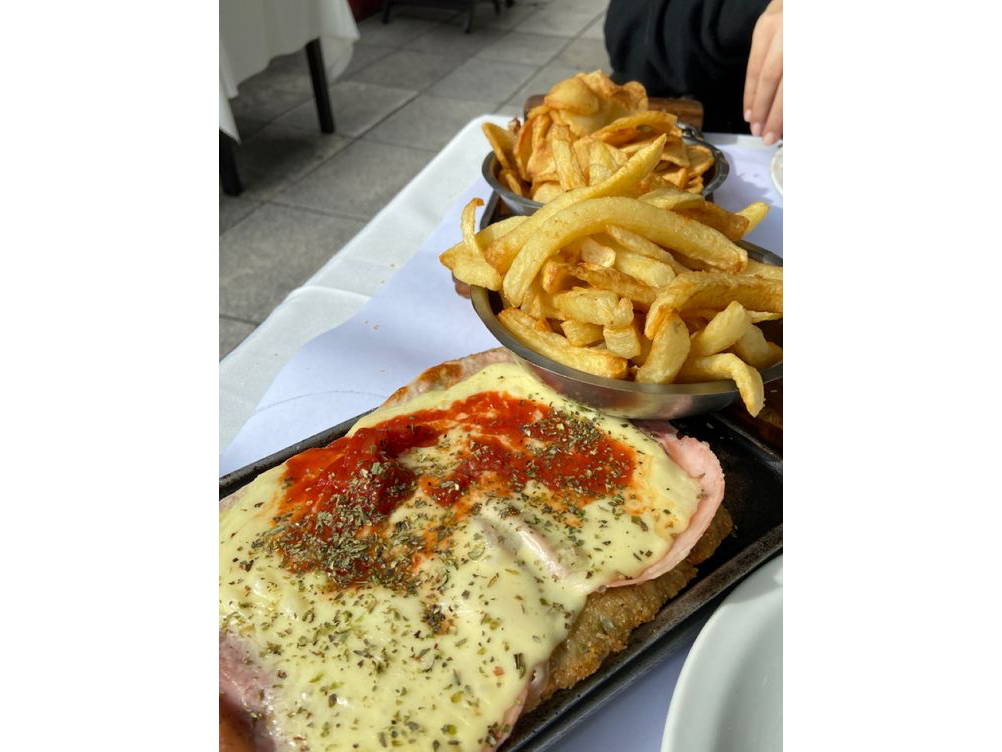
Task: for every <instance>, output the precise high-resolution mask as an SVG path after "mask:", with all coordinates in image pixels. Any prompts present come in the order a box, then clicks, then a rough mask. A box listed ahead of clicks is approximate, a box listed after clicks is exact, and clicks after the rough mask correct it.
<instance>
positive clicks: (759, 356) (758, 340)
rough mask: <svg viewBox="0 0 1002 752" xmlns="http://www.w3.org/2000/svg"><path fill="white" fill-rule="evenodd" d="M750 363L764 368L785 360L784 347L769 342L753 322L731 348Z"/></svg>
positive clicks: (754, 366) (755, 366)
mask: <svg viewBox="0 0 1002 752" xmlns="http://www.w3.org/2000/svg"><path fill="white" fill-rule="evenodd" d="M731 349H732V350H733V351H734V354H735V355H737V356H738V357H739V358H741V360H743V361H744V362H745V363H747V364H748V365H750V366H752V367H753V368H758V369H760V370H761V369H763V368H769V367H771V366H774V365H776V364H777V363H779V362H781V361H782V360H783V348H782V347H780V346H779V345H775V344H773V343H772V342H767V341H766V339H765V334H763V333H762V330H761V329H759V328H758V327H757V326H755V325H754V324H752V325H751V326H749V327H748V331H746V332H745V333H744V335H743V336H742V337H741V339H739V340H738V341H737V342H735V343H734V346H733V347H732V348H731Z"/></svg>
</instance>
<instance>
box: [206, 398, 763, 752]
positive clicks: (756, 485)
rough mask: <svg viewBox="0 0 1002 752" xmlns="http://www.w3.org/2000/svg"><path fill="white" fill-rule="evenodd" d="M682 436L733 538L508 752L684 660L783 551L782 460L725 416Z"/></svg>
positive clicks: (298, 447) (684, 422) (286, 453)
mask: <svg viewBox="0 0 1002 752" xmlns="http://www.w3.org/2000/svg"><path fill="white" fill-rule="evenodd" d="M360 417H361V416H358V417H356V418H352V419H351V420H348V421H345V422H344V423H341V424H339V425H336V426H334V427H333V428H329V429H327V430H326V431H322V432H320V433H318V434H316V435H315V436H311V437H310V438H308V439H304V440H303V441H300V442H299V443H297V444H294V445H292V446H290V447H288V448H286V449H283V450H282V451H280V452H276V453H275V454H272V455H271V456H269V457H265V458H264V459H262V460H259V461H257V462H255V463H253V464H251V465H248V466H247V467H244V468H241V469H239V470H235V471H233V472H232V473H229V474H228V475H225V476H223V477H222V478H220V479H219V498H220V499H222V498H223V497H224V496H228V495H229V494H231V493H233V492H234V491H236V490H237V489H239V488H241V487H242V486H244V485H246V484H247V483H249V482H250V481H252V480H253V479H254V478H255V477H257V476H258V475H259V474H260V473H262V472H264V471H265V470H268V469H270V468H272V467H275V466H276V465H279V464H281V463H282V462H284V461H285V460H287V459H288V458H289V457H292V456H293V455H295V454H298V453H299V452H302V451H305V450H306V449H310V448H313V447H319V446H324V445H326V444H329V443H330V442H332V441H334V440H335V439H337V438H340V437H341V436H343V435H344V434H345V433H347V431H348V429H350V428H351V426H352V425H354V423H355V421H357V420H358V418H360ZM672 424H673V425H675V427H676V428H678V429H679V431H680V433H681V434H683V435H688V436H693V437H695V438H697V439H701V440H703V441H706V442H707V443H708V444H709V445H710V447H711V448H712V449H713V451H714V453H715V454H716V455H717V457H718V458H719V459H720V464H721V465H722V466H723V469H724V476H725V483H726V490H725V493H724V505H725V506H726V507H727V509H728V511H729V512H730V513H731V516H732V517H733V519H734V532H733V533H732V534H731V536H729V537H728V538H727V539H726V540H725V541H724V542H723V543H721V544H720V547H719V548H718V549H717V551H716V552H715V553H714V555H713V556H712V557H710V559H708V560H707V561H705V562H704V563H702V564H701V565H699V567H698V569H699V574H698V575H697V576H696V577H695V578H694V579H693V580H692V582H690V583H689V585H688V586H687V587H686V588H685V590H683V591H682V592H681V593H680V594H679V595H678V596H676V597H675V598H673V599H672V600H670V601H669V602H668V603H667V604H665V606H664V608H662V609H661V611H660V612H659V613H658V614H657V616H655V617H654V619H653V620H651V621H650V622H648V623H646V624H643V625H641V626H640V627H638V628H637V629H635V630H634V631H633V634H632V635H631V637H630V641H629V644H628V645H627V647H626V648H625V649H624V650H622V651H620V652H619V653H614V654H612V655H610V656H609V657H608V658H607V659H606V661H605V662H604V663H603V664H602V666H601V667H600V668H599V669H598V671H596V672H595V673H594V674H592V675H591V676H589V677H588V678H587V679H584V680H583V681H581V682H579V683H578V684H576V685H575V686H574V687H572V688H570V689H566V690H562V691H560V692H557V693H556V694H554V695H553V696H552V697H551V698H550V699H549V700H547V701H546V702H545V703H543V704H542V705H540V706H539V707H538V708H536V709H535V710H534V711H533V712H531V713H527V714H526V715H524V716H523V717H522V718H520V719H519V721H518V723H517V724H516V725H515V730H514V732H513V733H512V735H511V737H509V739H508V741H507V742H505V744H504V746H503V747H502V749H501V752H516V750H545V749H547V748H549V747H550V746H551V745H552V744H554V743H555V742H556V741H557V740H558V739H560V738H561V737H562V736H563V735H564V734H566V733H567V732H568V731H570V730H571V729H572V728H574V727H575V726H576V725H578V724H579V723H580V722H581V721H583V720H584V719H585V718H587V717H588V716H589V715H591V714H592V713H593V712H595V711H596V710H597V709H598V708H600V707H601V706H602V705H604V704H605V703H606V702H608V701H609V700H611V699H612V698H614V697H615V696H616V695H618V694H619V693H620V692H622V691H623V690H624V689H626V688H627V687H628V686H630V685H631V684H632V683H633V682H635V681H637V680H638V679H640V678H641V677H642V676H644V675H645V674H646V673H647V672H649V671H650V670H652V669H653V668H655V667H657V666H658V665H659V664H660V663H661V662H662V661H664V660H665V659H666V658H667V657H668V656H670V655H672V654H673V653H675V652H677V651H678V649H679V645H680V644H681V643H683V642H684V641H685V639H686V638H687V637H688V636H689V635H690V634H691V633H692V632H693V631H694V630H696V629H697V628H698V626H699V624H700V622H701V619H702V617H703V616H704V615H705V614H706V613H707V612H709V611H711V610H712V609H714V608H715V607H716V605H717V603H718V602H719V601H720V599H722V598H723V596H724V595H725V594H726V592H727V591H728V590H730V588H731V587H733V586H734V585H735V584H736V583H737V582H738V581H739V580H741V579H742V578H743V577H745V576H746V575H748V574H749V573H750V572H751V571H752V570H754V569H756V568H757V567H758V566H759V565H761V564H762V563H764V562H765V561H766V560H767V559H769V558H771V557H772V556H774V555H775V554H776V553H777V552H778V551H780V549H781V548H782V545H783V459H782V457H781V456H780V455H778V454H777V453H776V452H775V451H773V450H772V449H770V448H769V447H768V446H766V445H765V444H763V443H762V442H761V441H759V440H758V439H757V438H755V437H754V436H752V435H751V434H749V433H748V432H746V431H745V430H744V429H743V428H742V427H740V426H739V425H738V424H737V423H734V422H732V421H731V420H730V419H728V418H727V417H725V416H723V415H720V414H711V415H704V416H699V417H694V418H685V419H681V420H674V421H672Z"/></svg>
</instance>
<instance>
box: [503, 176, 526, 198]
mask: <svg viewBox="0 0 1002 752" xmlns="http://www.w3.org/2000/svg"><path fill="white" fill-rule="evenodd" d="M498 180H499V181H500V183H501V185H504V186H507V188H508V190H509V191H511V192H512V193H514V194H515V195H516V196H524V195H525V190H526V189H525V187H524V186H523V184H522V181H521V180H519V179H518V173H517V172H516V171H515V170H501V172H499V173H498Z"/></svg>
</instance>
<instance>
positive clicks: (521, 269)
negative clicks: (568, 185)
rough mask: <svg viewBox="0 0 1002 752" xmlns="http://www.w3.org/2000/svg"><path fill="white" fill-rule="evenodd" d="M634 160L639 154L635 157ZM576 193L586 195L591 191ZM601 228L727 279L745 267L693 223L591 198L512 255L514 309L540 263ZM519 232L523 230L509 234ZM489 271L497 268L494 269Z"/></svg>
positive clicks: (719, 239) (742, 258)
mask: <svg viewBox="0 0 1002 752" xmlns="http://www.w3.org/2000/svg"><path fill="white" fill-rule="evenodd" d="M640 154H643V152H640V153H639V154H638V156H639V155H640ZM579 190H581V191H589V190H592V188H591V187H589V188H581V189H579ZM545 208H548V207H544V209H545ZM537 214H538V212H537ZM535 216H536V215H533V217H535ZM531 221H532V220H531V218H530V220H529V222H531ZM526 224H528V222H527V223H526ZM606 225H616V226H618V227H623V228H625V229H627V230H633V231H635V232H641V233H643V234H644V235H645V236H646V237H648V238H650V239H652V240H654V241H655V242H656V243H659V244H661V245H667V246H671V247H672V248H676V249H678V250H679V251H680V252H682V253H684V254H686V255H687V256H691V257H693V258H696V259H698V260H700V261H703V262H704V263H707V264H709V265H710V266H712V267H713V268H715V269H720V270H722V271H725V272H730V273H732V274H733V273H736V272H739V271H741V270H743V269H744V268H745V266H746V264H747V263H748V254H747V252H746V251H745V250H744V249H743V248H741V247H739V246H737V245H735V244H734V243H732V242H731V241H730V240H728V239H727V238H726V237H724V236H723V235H722V234H720V233H719V232H717V231H716V230H714V229H712V228H710V227H706V226H705V225H701V224H700V223H699V222H696V221H694V220H686V219H685V218H683V217H680V216H678V215H677V214H675V213H674V212H668V211H663V210H661V209H658V208H657V207H654V206H651V205H650V204H645V203H643V202H641V201H636V200H635V199H629V198H624V197H605V198H592V199H588V200H585V201H581V202H579V203H576V204H574V205H572V206H569V207H568V208H566V209H564V210H562V211H560V212H559V214H558V215H557V216H553V217H552V218H551V219H550V221H549V222H547V223H546V224H545V225H544V226H542V227H539V228H538V231H537V232H536V233H535V234H534V235H533V236H532V237H531V238H530V239H529V240H528V242H527V243H526V244H525V245H524V246H523V247H522V249H521V250H520V251H518V252H517V255H516V256H515V259H514V260H513V261H512V263H511V266H510V267H509V268H508V271H507V273H506V274H505V276H504V280H503V283H502V284H503V287H504V291H505V295H507V296H508V298H509V299H510V300H512V301H513V302H515V303H519V302H521V300H522V296H523V295H524V294H525V289H526V287H527V286H528V284H529V282H530V281H531V280H532V278H533V277H535V276H536V274H538V273H539V269H540V267H542V265H543V262H544V261H546V259H548V258H549V257H550V256H552V255H553V254H554V253H556V252H557V251H558V250H560V248H562V247H563V246H565V245H567V244H568V243H570V242H572V241H574V240H577V239H578V238H581V237H584V236H586V235H592V234H595V233H596V232H601V231H602V230H604V229H605V227H606ZM525 226H526V225H525V224H523V225H522V227H520V228H518V229H517V230H515V231H513V233H510V234H514V233H515V232H518V231H519V230H521V229H522V228H524V227H525ZM488 260H490V256H488ZM494 266H495V268H497V265H496V264H495V265H494Z"/></svg>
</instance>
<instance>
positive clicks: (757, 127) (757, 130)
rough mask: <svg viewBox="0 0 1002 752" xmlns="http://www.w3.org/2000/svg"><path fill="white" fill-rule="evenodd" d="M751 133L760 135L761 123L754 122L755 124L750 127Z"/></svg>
mask: <svg viewBox="0 0 1002 752" xmlns="http://www.w3.org/2000/svg"><path fill="white" fill-rule="evenodd" d="M751 134H752V135H753V136H761V135H762V124H761V123H755V124H753V125H752V127H751Z"/></svg>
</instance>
